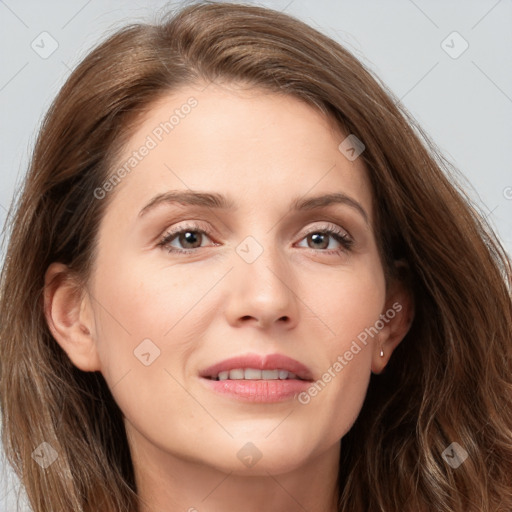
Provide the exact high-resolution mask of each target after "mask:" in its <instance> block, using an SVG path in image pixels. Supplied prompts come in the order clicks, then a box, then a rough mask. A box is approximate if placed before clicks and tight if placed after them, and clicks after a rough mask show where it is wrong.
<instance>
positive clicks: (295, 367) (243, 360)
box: [199, 354, 313, 380]
mask: <svg viewBox="0 0 512 512" xmlns="http://www.w3.org/2000/svg"><path fill="white" fill-rule="evenodd" d="M236 368H254V369H256V370H277V369H279V370H287V371H288V372H292V373H294V374H295V375H297V377H299V378H301V379H303V380H313V376H312V373H311V370H310V369H309V368H308V367H307V366H305V365H304V364H302V363H300V362H299V361H297V360H295V359H292V358H291V357H288V356H285V355H284V354H266V355H259V354H243V355H239V356H235V357H231V358H229V359H225V360H224V361H220V362H219V363H216V364H214V365H212V366H209V367H208V368H205V369H204V370H202V371H201V372H200V374H199V375H200V376H201V377H216V376H217V375H218V374H219V373H220V372H223V371H230V370H234V369H236Z"/></svg>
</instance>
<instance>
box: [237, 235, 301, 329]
mask: <svg viewBox="0 0 512 512" xmlns="http://www.w3.org/2000/svg"><path fill="white" fill-rule="evenodd" d="M272 240H273V232H272V231H270V232H268V233H265V232H263V235H255V236H252V235H249V236H247V237H246V238H245V239H244V240H242V242H241V243H240V244H239V245H238V246H237V247H236V249H235V252H236V254H234V258H235V261H234V266H235V269H234V272H233V273H232V276H231V279H232V283H231V284H232V286H231V291H232V296H231V299H230V308H229V315H230V317H231V321H238V320H240V319H242V318H247V317H252V318H254V319H256V320H258V321H259V322H260V323H262V324H263V323H264V324H269V323H272V322H274V321H276V320H278V319H281V318H285V319H286V321H287V322H288V323H293V322H294V321H296V320H297V313H298V310H297V304H296V302H297V298H296V295H295V293H294V291H293V289H294V277H293V275H292V271H291V267H290V266H289V265H288V263H287V261H286V255H285V254H284V253H283V247H280V246H279V245H278V244H277V243H275V242H273V241H272Z"/></svg>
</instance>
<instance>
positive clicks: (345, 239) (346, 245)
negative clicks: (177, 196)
mask: <svg viewBox="0 0 512 512" xmlns="http://www.w3.org/2000/svg"><path fill="white" fill-rule="evenodd" d="M189 231H191V232H194V233H201V234H203V235H206V236H207V237H208V238H210V236H209V233H208V231H207V230H204V229H201V227H200V226H198V225H195V224H190V225H186V226H183V227H181V228H179V229H176V230H174V231H169V232H167V233H166V234H165V235H164V237H163V238H162V240H161V241H160V242H159V243H158V246H159V247H163V248H165V249H166V250H167V251H168V252H169V253H174V254H191V253H192V252H194V251H197V250H198V249H201V247H196V248H195V249H177V248H175V247H171V246H170V245H169V244H170V243H171V242H172V241H173V240H174V238H176V236H177V235H180V234H182V233H186V232H189ZM312 234H322V235H330V236H331V237H332V238H334V239H335V240H336V241H337V242H338V243H340V244H341V246H342V247H341V248H339V249H310V248H308V249H310V250H312V251H315V252H316V251H320V252H323V253H326V254H343V253H345V252H350V251H351V250H352V246H353V245H354V240H353V239H352V238H351V237H350V236H349V235H347V234H346V233H345V232H344V231H342V230H340V229H338V228H333V227H331V226H330V225H324V226H321V227H320V228H317V229H314V230H311V231H309V232H308V233H306V234H305V235H304V236H303V237H302V239H301V240H303V239H304V238H306V237H307V236H309V235H312Z"/></svg>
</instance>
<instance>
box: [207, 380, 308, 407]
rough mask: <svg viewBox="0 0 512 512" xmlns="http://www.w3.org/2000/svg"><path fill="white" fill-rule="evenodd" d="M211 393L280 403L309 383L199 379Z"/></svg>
mask: <svg viewBox="0 0 512 512" xmlns="http://www.w3.org/2000/svg"><path fill="white" fill-rule="evenodd" d="M201 381H203V382H204V383H205V384H206V386H208V388H209V389H211V390H212V391H215V392H217V393H220V394H223V395H227V396H230V397H232V398H234V399H238V400H243V401H245V402H264V403H272V402H282V401H284V400H289V399H291V398H295V397H296V395H297V394H298V393H301V392H302V391H305V390H306V389H308V388H309V386H310V385H311V382H309V381H305V380H295V379H290V380H288V379H286V380H285V379H283V380H278V379H276V380H212V379H205V378H204V377H201Z"/></svg>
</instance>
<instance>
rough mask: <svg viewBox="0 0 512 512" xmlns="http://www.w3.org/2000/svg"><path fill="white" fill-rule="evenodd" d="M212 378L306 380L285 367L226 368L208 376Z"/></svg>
mask: <svg viewBox="0 0 512 512" xmlns="http://www.w3.org/2000/svg"><path fill="white" fill-rule="evenodd" d="M205 378H206V379H210V380H216V381H219V380H304V381H307V380H308V379H303V378H301V377H299V376H298V375H296V374H295V373H293V372H289V371H288V370H283V369H280V368H278V369H275V370H259V369H257V368H234V369H233V370H229V371H228V370H224V371H221V372H219V373H217V374H215V375H212V376H206V377H205Z"/></svg>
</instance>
